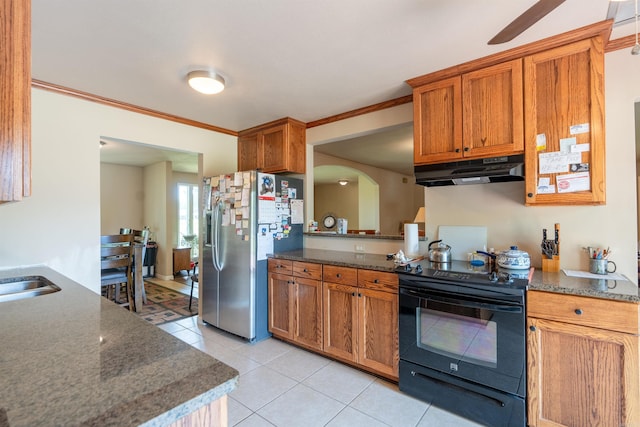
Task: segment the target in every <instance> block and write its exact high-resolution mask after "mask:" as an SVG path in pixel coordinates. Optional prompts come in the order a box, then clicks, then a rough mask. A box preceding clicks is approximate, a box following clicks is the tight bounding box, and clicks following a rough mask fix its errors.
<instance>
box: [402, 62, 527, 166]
mask: <svg viewBox="0 0 640 427" xmlns="http://www.w3.org/2000/svg"><path fill="white" fill-rule="evenodd" d="M409 84H411V82H409ZM522 99H523V90H522V60H521V59H515V60H511V61H507V62H504V63H500V64H496V65H492V66H488V67H484V68H481V69H478V70H474V71H470V72H468V73H464V74H460V75H456V76H453V77H449V78H445V79H442V80H438V81H434V82H430V83H427V84H421V85H419V86H415V87H414V89H413V108H414V164H416V165H418V164H429V163H440V162H449V161H457V160H463V159H465V158H480V157H492V156H501V155H510V154H518V153H522V152H523V151H524V139H523V103H522Z"/></svg>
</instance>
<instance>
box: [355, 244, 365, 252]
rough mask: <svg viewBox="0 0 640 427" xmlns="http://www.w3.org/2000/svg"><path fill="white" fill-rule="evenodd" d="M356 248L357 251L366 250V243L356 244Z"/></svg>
mask: <svg viewBox="0 0 640 427" xmlns="http://www.w3.org/2000/svg"><path fill="white" fill-rule="evenodd" d="M355 249H356V252H364V245H356V246H355Z"/></svg>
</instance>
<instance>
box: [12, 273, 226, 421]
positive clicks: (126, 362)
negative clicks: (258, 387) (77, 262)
mask: <svg viewBox="0 0 640 427" xmlns="http://www.w3.org/2000/svg"><path fill="white" fill-rule="evenodd" d="M16 276H44V277H46V278H47V279H49V280H50V281H51V282H53V283H54V284H56V285H58V286H59V287H60V288H61V290H60V291H59V292H55V293H51V294H47V295H41V296H38V297H35V298H28V299H23V300H18V301H5V302H0V330H1V331H2V332H1V333H0V337H1V338H0V339H1V341H2V348H1V349H0V378H1V379H2V380H1V384H2V387H1V389H0V425H2V426H5V425H6V426H11V427H17V426H34V425H40V426H45V425H66V426H70V425H100V426H138V425H143V426H149V427H151V426H164V425H167V424H170V423H172V422H174V421H176V420H177V419H179V418H181V417H183V416H184V415H187V414H190V413H192V412H194V411H196V410H198V409H199V408H200V407H202V406H204V405H207V404H209V403H210V402H212V401H214V400H217V399H219V398H221V397H223V396H224V395H226V394H228V393H229V392H230V391H232V390H233V389H234V388H235V387H236V385H237V380H238V371H236V370H235V369H233V368H231V367H229V366H227V365H225V364H224V363H222V362H220V361H218V360H216V359H214V358H213V357H211V356H209V355H207V354H205V353H202V352H201V351H199V350H197V349H195V348H193V347H192V346H190V345H188V344H186V343H185V342H183V341H181V340H179V339H177V338H175V337H173V336H172V335H170V334H168V333H166V332H165V331H163V330H161V329H160V328H158V327H156V326H154V325H152V324H151V323H148V322H146V321H144V320H142V319H141V318H139V317H138V316H137V315H135V314H132V313H130V312H129V311H127V310H126V309H123V308H122V307H119V306H117V305H116V304H114V303H112V302H110V301H107V300H106V299H105V298H103V297H101V296H99V295H97V294H95V293H94V292H92V291H90V290H89V289H87V288H85V287H83V286H81V285H79V284H78V283H76V282H74V281H72V280H70V279H68V278H66V277H65V276H63V275H61V274H59V273H57V272H55V271H53V270H51V269H49V268H47V267H29V268H19V269H11V270H0V281H1V280H2V279H6V278H9V277H16Z"/></svg>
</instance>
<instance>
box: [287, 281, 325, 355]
mask: <svg viewBox="0 0 640 427" xmlns="http://www.w3.org/2000/svg"><path fill="white" fill-rule="evenodd" d="M294 282H295V285H294V303H293V339H294V340H295V341H297V342H299V343H300V344H304V345H306V346H309V347H312V348H314V349H317V350H322V282H321V281H319V280H313V279H304V278H300V277H295V278H294Z"/></svg>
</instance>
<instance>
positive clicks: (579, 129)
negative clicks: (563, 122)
mask: <svg viewBox="0 0 640 427" xmlns="http://www.w3.org/2000/svg"><path fill="white" fill-rule="evenodd" d="M569 133H570V134H571V135H578V134H581V133H589V123H581V124H579V125H573V126H569Z"/></svg>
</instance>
